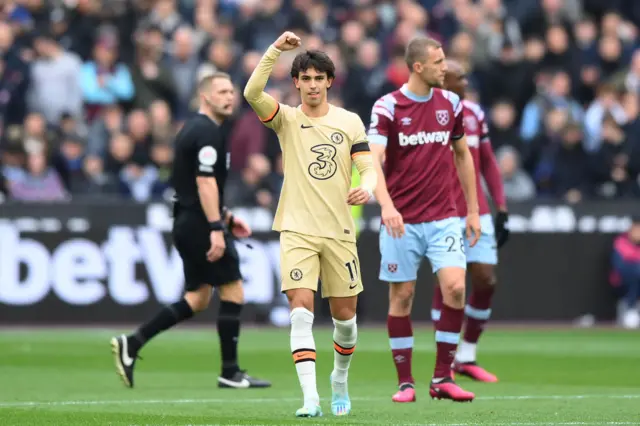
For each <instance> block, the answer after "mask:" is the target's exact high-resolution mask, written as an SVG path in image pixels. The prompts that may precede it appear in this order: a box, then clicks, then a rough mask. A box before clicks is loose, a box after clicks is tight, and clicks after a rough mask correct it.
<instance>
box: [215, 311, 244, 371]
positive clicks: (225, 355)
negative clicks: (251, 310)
mask: <svg viewBox="0 0 640 426" xmlns="http://www.w3.org/2000/svg"><path fill="white" fill-rule="evenodd" d="M240 312H242V305H239V304H237V303H233V302H225V301H220V312H219V313H218V324H217V325H218V336H220V352H221V353H222V377H224V378H225V379H229V378H231V377H233V375H234V374H235V373H237V372H238V370H239V367H238V336H239V335H240Z"/></svg>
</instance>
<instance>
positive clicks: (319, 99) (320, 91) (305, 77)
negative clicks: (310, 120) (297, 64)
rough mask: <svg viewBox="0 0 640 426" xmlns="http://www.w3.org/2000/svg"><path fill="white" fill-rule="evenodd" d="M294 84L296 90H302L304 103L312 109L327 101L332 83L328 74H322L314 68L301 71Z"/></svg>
mask: <svg viewBox="0 0 640 426" xmlns="http://www.w3.org/2000/svg"><path fill="white" fill-rule="evenodd" d="M293 82H294V83H295V85H296V88H297V89H298V90H300V97H301V98H302V103H303V104H305V105H309V106H312V107H315V106H318V105H320V104H322V103H323V102H325V101H326V100H327V90H328V89H329V87H331V83H332V81H331V80H330V79H329V78H328V77H327V73H326V72H322V73H321V72H318V71H316V70H315V69H314V68H309V69H307V70H305V71H300V73H299V74H298V78H294V79H293Z"/></svg>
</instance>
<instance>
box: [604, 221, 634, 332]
mask: <svg viewBox="0 0 640 426" xmlns="http://www.w3.org/2000/svg"><path fill="white" fill-rule="evenodd" d="M611 267H612V271H611V279H610V282H611V285H612V286H613V288H614V290H615V292H616V296H617V297H618V298H619V303H618V321H619V323H620V325H622V326H623V327H625V328H638V327H640V303H639V301H640V216H634V217H633V218H632V224H631V227H630V228H629V230H628V231H627V232H625V233H624V234H622V235H619V236H618V237H617V238H616V239H615V241H614V243H613V253H612V254H611Z"/></svg>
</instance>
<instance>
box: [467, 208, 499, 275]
mask: <svg viewBox="0 0 640 426" xmlns="http://www.w3.org/2000/svg"><path fill="white" fill-rule="evenodd" d="M465 224H466V220H465V218H464V217H461V218H460V226H461V228H462V235H464V234H465ZM480 227H481V228H482V233H481V234H480V238H479V239H478V242H477V243H476V245H475V246H473V247H469V240H467V238H466V237H465V239H464V242H465V244H464V251H465V253H466V254H467V263H483V264H485V265H497V264H498V247H497V245H496V236H495V228H494V227H493V219H492V218H491V215H490V214H483V215H482V216H480Z"/></svg>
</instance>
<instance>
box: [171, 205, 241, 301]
mask: <svg viewBox="0 0 640 426" xmlns="http://www.w3.org/2000/svg"><path fill="white" fill-rule="evenodd" d="M210 233H211V232H210V230H209V224H208V223H207V220H206V218H205V217H204V216H203V215H202V213H200V212H195V211H191V210H182V211H180V212H179V213H178V214H177V215H176V217H175V218H174V222H173V232H172V234H173V242H174V245H175V246H176V249H177V250H178V253H180V257H181V258H182V263H183V268H184V280H185V284H184V287H185V291H195V290H197V289H198V288H200V286H202V285H203V284H207V285H210V286H212V287H219V286H222V285H225V284H228V283H230V282H232V281H237V280H240V279H242V275H241V274H240V257H239V256H238V251H237V250H236V247H235V245H234V242H233V239H232V238H231V235H229V234H228V233H227V232H226V231H225V236H224V240H225V244H226V247H227V248H226V249H225V251H224V255H222V257H221V258H220V259H218V260H217V261H215V262H209V261H208V260H207V251H209V248H210V247H211V241H210V236H209V235H210Z"/></svg>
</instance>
